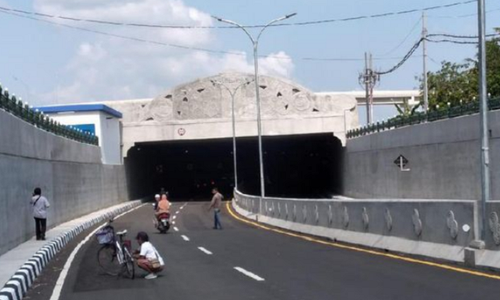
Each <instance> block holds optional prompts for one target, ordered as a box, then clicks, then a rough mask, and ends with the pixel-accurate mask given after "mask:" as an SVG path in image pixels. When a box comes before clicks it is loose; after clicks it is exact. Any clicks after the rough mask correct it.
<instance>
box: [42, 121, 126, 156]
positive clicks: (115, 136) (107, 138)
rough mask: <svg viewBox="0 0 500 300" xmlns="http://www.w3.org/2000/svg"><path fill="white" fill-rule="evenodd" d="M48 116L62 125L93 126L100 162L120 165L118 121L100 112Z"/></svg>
mask: <svg viewBox="0 0 500 300" xmlns="http://www.w3.org/2000/svg"><path fill="white" fill-rule="evenodd" d="M50 116H51V118H53V119H54V120H56V121H58V122H60V123H61V124H64V125H83V124H94V126H95V131H96V136H97V137H99V146H100V147H101V152H102V153H101V155H102V162H103V163H104V164H110V165H119V164H122V156H121V132H120V120H119V119H117V118H116V117H112V116H110V115H108V114H106V113H103V112H100V111H95V112H71V113H58V114H51V115H50Z"/></svg>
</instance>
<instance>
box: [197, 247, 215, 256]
mask: <svg viewBox="0 0 500 300" xmlns="http://www.w3.org/2000/svg"><path fill="white" fill-rule="evenodd" d="M198 249H200V250H201V252H204V253H205V254H208V255H212V252H210V251H208V250H207V249H205V248H203V247H198Z"/></svg>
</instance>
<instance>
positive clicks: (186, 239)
mask: <svg viewBox="0 0 500 300" xmlns="http://www.w3.org/2000/svg"><path fill="white" fill-rule="evenodd" d="M181 237H182V239H183V240H185V241H186V242H189V238H188V237H187V236H185V235H181Z"/></svg>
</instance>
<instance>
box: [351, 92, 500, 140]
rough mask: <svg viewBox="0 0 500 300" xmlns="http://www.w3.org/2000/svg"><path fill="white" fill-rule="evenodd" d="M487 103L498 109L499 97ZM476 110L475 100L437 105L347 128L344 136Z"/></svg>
mask: <svg viewBox="0 0 500 300" xmlns="http://www.w3.org/2000/svg"><path fill="white" fill-rule="evenodd" d="M488 103H489V104H488V106H489V110H497V109H500V98H496V99H490V100H489V102H488ZM478 112H479V102H477V101H473V102H468V103H465V104H460V105H457V106H451V105H447V106H446V107H439V106H437V107H436V109H435V110H432V111H428V112H417V113H415V114H413V115H410V116H397V117H395V118H392V119H389V120H387V121H382V122H377V123H374V124H371V125H366V126H364V127H360V128H357V129H353V130H349V131H348V132H347V135H346V136H347V138H348V139H352V138H356V137H360V136H364V135H368V134H372V133H377V132H381V131H386V130H391V129H396V128H399V127H404V126H409V125H415V124H421V123H427V122H434V121H438V120H444V119H451V118H455V117H460V116H466V115H471V114H476V113H478Z"/></svg>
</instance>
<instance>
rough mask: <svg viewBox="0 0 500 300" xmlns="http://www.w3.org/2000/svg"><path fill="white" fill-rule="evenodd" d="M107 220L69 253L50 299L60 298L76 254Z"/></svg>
mask: <svg viewBox="0 0 500 300" xmlns="http://www.w3.org/2000/svg"><path fill="white" fill-rule="evenodd" d="M144 205H146V204H143V205H139V206H137V207H136V208H134V209H131V210H129V211H126V212H124V213H122V214H119V215H118V216H116V217H114V218H113V220H116V219H118V218H120V217H121V216H123V215H125V214H128V213H131V212H133V211H134V210H136V209H139V208H141V207H143V206H144ZM106 224H107V222H106V223H104V224H102V225H101V226H99V227H97V228H96V229H95V230H94V231H92V232H91V233H89V235H87V236H86V237H85V239H84V240H83V241H81V242H80V243H78V245H77V246H76V247H75V249H73V251H72V252H71V254H70V255H69V257H68V260H67V261H66V263H65V264H64V267H63V269H62V271H61V273H60V274H59V278H57V282H56V285H55V287H54V290H53V291H52V296H50V300H59V298H60V297H61V291H62V288H63V285H64V281H66V276H68V272H69V268H70V267H71V264H72V263H73V260H74V259H75V256H76V254H77V253H78V251H79V250H80V248H81V247H82V246H83V245H84V244H85V243H86V242H88V241H89V240H90V239H91V238H92V237H94V234H95V233H96V232H97V231H98V230H99V229H101V228H103V227H104V226H106Z"/></svg>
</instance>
